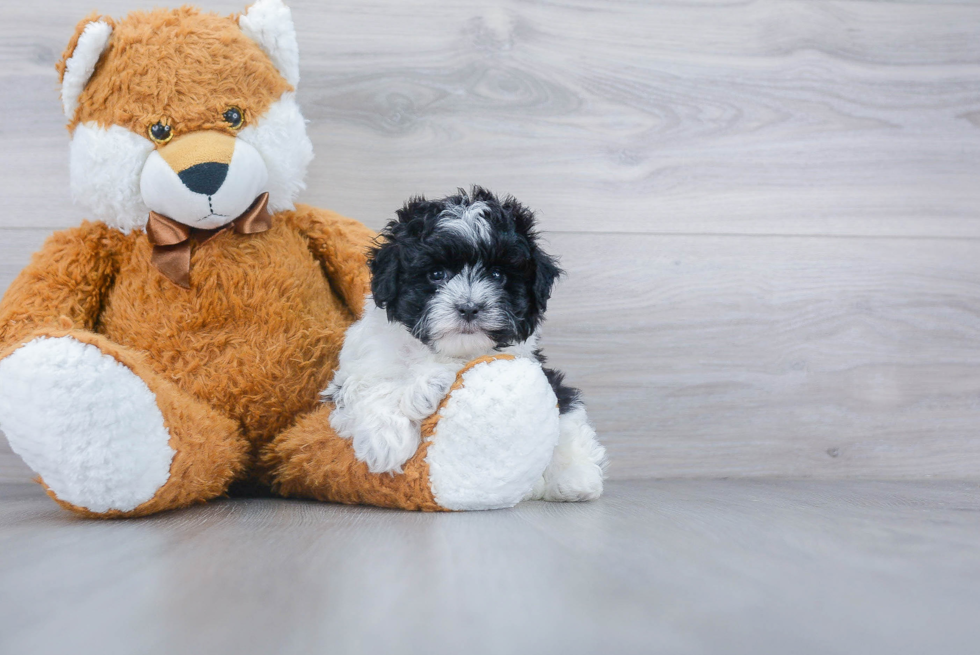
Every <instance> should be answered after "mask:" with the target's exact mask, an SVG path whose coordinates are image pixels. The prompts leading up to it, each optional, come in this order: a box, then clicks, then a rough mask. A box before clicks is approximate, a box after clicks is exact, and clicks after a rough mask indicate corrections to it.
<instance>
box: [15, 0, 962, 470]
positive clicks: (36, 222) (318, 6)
mask: <svg viewBox="0 0 980 655" xmlns="http://www.w3.org/2000/svg"><path fill="white" fill-rule="evenodd" d="M154 4H157V2H155V0H109V1H107V2H100V3H99V9H100V11H102V12H104V13H107V14H111V15H115V16H120V15H123V14H124V13H125V12H126V11H128V10H131V9H134V8H141V7H143V8H148V7H151V6H153V5H154ZM204 4H206V6H207V7H208V8H211V9H214V10H216V11H220V12H225V13H231V12H234V11H239V10H241V4H240V3H239V2H236V1H228V0H220V1H214V2H210V1H209V2H206V3H204ZM290 4H291V5H292V7H293V12H294V15H295V17H296V18H297V27H298V31H299V40H300V47H301V52H302V60H301V63H302V81H301V83H300V87H299V96H300V101H301V104H302V106H303V108H304V112H305V113H306V115H307V117H308V118H309V119H310V120H311V123H310V134H311V137H312V139H313V142H314V145H315V147H316V150H317V154H318V157H317V159H316V160H315V161H314V164H313V166H312V168H311V170H310V175H309V178H308V183H309V188H308V189H307V191H306V193H305V195H304V196H303V198H302V199H303V200H304V201H306V202H311V203H313V204H317V205H320V206H324V207H330V208H333V209H336V210H338V211H342V212H344V213H346V214H348V215H351V216H354V217H356V218H359V219H360V220H363V221H364V222H365V223H367V224H369V225H371V226H373V227H379V226H380V225H381V224H382V223H383V222H384V220H386V219H387V218H388V217H390V216H391V215H392V212H393V210H394V209H395V208H396V207H397V206H399V205H400V204H401V202H402V201H403V200H404V199H405V198H407V197H408V196H410V195H413V194H416V193H419V192H425V193H429V194H436V195H438V194H442V193H445V192H447V191H449V190H451V189H453V188H454V187H456V186H459V185H467V184H470V183H473V182H479V183H483V184H486V185H488V186H490V187H492V188H494V189H496V190H498V191H501V192H511V193H514V194H515V195H517V196H518V197H519V198H521V199H522V200H524V201H525V202H527V203H528V204H529V205H531V206H532V207H534V208H535V209H537V210H538V213H539V215H540V217H541V220H542V224H543V226H544V228H545V229H546V230H547V231H548V232H549V233H550V234H551V235H552V238H551V242H552V244H553V250H554V251H555V252H558V253H561V254H563V255H564V260H563V261H564V265H565V268H566V269H567V270H568V272H569V276H568V279H567V280H566V282H565V283H564V284H563V286H562V287H561V288H560V289H559V291H558V292H557V295H556V298H555V302H554V303H553V308H552V311H551V313H550V318H549V322H548V327H547V346H548V351H549V352H550V354H551V356H552V359H553V361H554V362H555V363H556V364H557V365H558V366H560V367H561V368H564V369H566V370H567V372H568V374H569V377H570V379H571V380H572V381H573V382H574V383H576V384H578V385H580V386H582V387H583V388H584V389H585V391H586V396H587V399H588V400H589V402H590V405H591V411H592V413H593V415H594V417H595V420H596V422H597V424H598V427H599V429H600V432H601V433H602V435H603V437H604V439H605V440H606V442H607V443H608V444H609V446H610V451H611V453H612V455H613V458H614V465H613V468H612V469H611V473H612V475H613V476H614V477H616V478H632V477H645V476H658V477H661V476H666V477H671V476H713V475H724V476H743V475H749V476H763V475H764V476H804V477H861V476H864V477H878V478H908V477H923V476H937V477H946V478H959V477H971V478H975V477H978V476H980V383H978V382H977V380H978V379H980V376H978V373H980V371H978V364H980V362H978V359H977V357H978V356H977V353H978V352H980V349H978V346H980V334H978V331H980V305H978V302H980V301H978V294H977V286H976V285H977V280H980V277H978V273H980V271H978V270H977V268H978V267H977V265H976V262H977V261H978V260H980V210H978V208H980V183H978V182H977V180H978V173H980V5H978V4H976V3H960V2H897V1H895V2H891V1H886V2H850V1H846V2H822V1H817V0H812V1H811V0H795V1H778V0H773V1H766V2H743V1H739V0H718V1H704V2H700V1H695V0H691V1H690V2H679V3H678V2H631V1H627V0H609V1H606V0H603V1H601V2H600V1H599V0H573V1H570V2H562V3H555V2H546V1H535V2H525V1H522V2H518V1H516V0H500V1H497V2H489V3H483V4H477V5H474V4H472V3H464V2H439V3H436V2H432V1H431V0H403V1H399V2H393V1H391V0H367V1H363V2H356V3H354V2H334V3H315V2H303V1H301V0H293V1H292V2H291V3H290ZM87 11H88V8H87V7H80V6H79V5H78V3H74V2H68V1H67V0H39V1H38V2H35V3H28V4H25V3H19V4H18V3H6V4H5V5H4V6H2V7H0V71H2V72H0V118H2V120H0V173H2V174H0V199H2V200H3V203H4V209H5V211H4V212H3V213H2V214H0V289H4V288H6V286H7V285H8V284H9V281H10V279H12V277H13V275H14V274H15V273H16V271H17V270H19V269H20V268H21V267H22V266H23V264H24V263H26V261H27V259H28V256H29V252H30V251H32V250H34V249H36V248H37V247H38V246H39V245H40V243H41V242H42V241H43V239H44V237H45V236H46V235H47V234H48V233H49V232H50V230H51V229H54V228H58V227H65V226H70V225H75V224H77V223H78V221H79V220H81V218H83V214H82V213H81V211H80V210H78V209H77V208H75V207H73V206H72V205H71V202H70V198H69V194H68V179H67V135H66V133H65V132H64V129H63V123H64V119H63V117H62V115H61V113H60V103H59V101H58V90H57V86H56V79H55V75H54V70H53V65H54V62H55V61H56V60H57V58H58V56H59V54H60V52H61V50H62V48H63V47H64V44H65V43H66V41H67V38H68V35H69V34H70V33H71V30H72V29H73V27H74V25H75V23H76V22H77V20H78V19H79V18H81V17H82V16H83V15H84V14H85V13H87ZM674 262H677V263H676V264H675V263H674ZM5 450H6V444H5V443H4V442H3V439H2V437H0V479H23V476H24V475H25V472H24V469H23V467H22V465H20V464H19V462H16V461H14V459H13V458H12V456H11V455H10V454H9V452H5Z"/></svg>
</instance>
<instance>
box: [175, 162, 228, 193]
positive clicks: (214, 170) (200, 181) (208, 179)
mask: <svg viewBox="0 0 980 655" xmlns="http://www.w3.org/2000/svg"><path fill="white" fill-rule="evenodd" d="M227 176H228V164H222V163H220V162H216V161H209V162H204V163H203V164H195V165H193V166H191V167H190V168H185V169H184V170H182V171H181V172H179V173H177V177H179V178H180V181H181V182H183V183H184V186H185V187H187V188H188V189H190V190H191V191H193V192H194V193H202V194H204V195H206V196H213V195H214V194H215V193H217V192H218V189H220V188H221V185H222V184H224V183H225V178H226V177H227Z"/></svg>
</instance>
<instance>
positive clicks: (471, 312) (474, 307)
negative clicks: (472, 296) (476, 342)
mask: <svg viewBox="0 0 980 655" xmlns="http://www.w3.org/2000/svg"><path fill="white" fill-rule="evenodd" d="M481 309H483V306H482V305H478V304H476V303H475V302H467V303H462V304H459V305H456V310H457V311H458V312H459V316H460V318H462V319H463V320H464V321H467V322H470V321H473V320H476V316H477V314H479V313H480V310H481Z"/></svg>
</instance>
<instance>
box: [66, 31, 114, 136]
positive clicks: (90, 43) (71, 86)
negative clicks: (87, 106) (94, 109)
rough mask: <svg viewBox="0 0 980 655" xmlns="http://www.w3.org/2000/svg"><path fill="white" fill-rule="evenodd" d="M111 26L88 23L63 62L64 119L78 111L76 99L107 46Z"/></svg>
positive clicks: (110, 34) (72, 116)
mask: <svg viewBox="0 0 980 655" xmlns="http://www.w3.org/2000/svg"><path fill="white" fill-rule="evenodd" d="M110 36H112V26H111V25H109V24H108V23H106V22H103V21H101V20H100V21H95V22H92V23H89V24H88V25H86V26H85V29H84V30H82V33H81V35H80V36H79V37H78V43H77V44H76V45H75V50H73V51H72V53H71V57H70V58H69V59H68V61H66V62H65V75H64V77H63V78H62V80H61V104H62V106H63V108H64V110H65V117H66V118H67V119H68V120H71V119H72V118H74V116H75V110H76V109H78V98H79V96H81V95H82V91H84V90H85V85H86V84H88V81H89V79H90V78H91V77H92V73H94V72H95V65H96V64H97V63H99V57H101V56H102V53H103V52H104V51H105V49H106V47H107V46H108V45H109V37H110Z"/></svg>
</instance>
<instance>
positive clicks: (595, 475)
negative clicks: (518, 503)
mask: <svg viewBox="0 0 980 655" xmlns="http://www.w3.org/2000/svg"><path fill="white" fill-rule="evenodd" d="M559 424H560V429H561V435H560V436H559V437H558V445H557V446H556V447H555V452H554V455H553V456H552V459H551V463H550V464H548V468H547V469H545V472H544V475H543V476H541V478H540V479H539V480H538V481H537V483H536V484H535V485H534V489H533V490H532V491H531V493H530V494H529V495H528V497H527V499H528V500H548V501H553V502H581V501H585V500H595V499H596V498H598V497H599V496H601V495H602V480H603V477H604V476H605V470H606V449H605V448H603V447H602V444H600V443H599V441H598V440H597V439H596V434H595V430H594V429H593V428H592V426H591V425H589V419H588V417H587V416H586V413H585V408H584V407H581V406H579V407H575V408H573V409H572V410H571V411H570V412H568V413H567V414H562V416H561V420H560V421H559Z"/></svg>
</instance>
